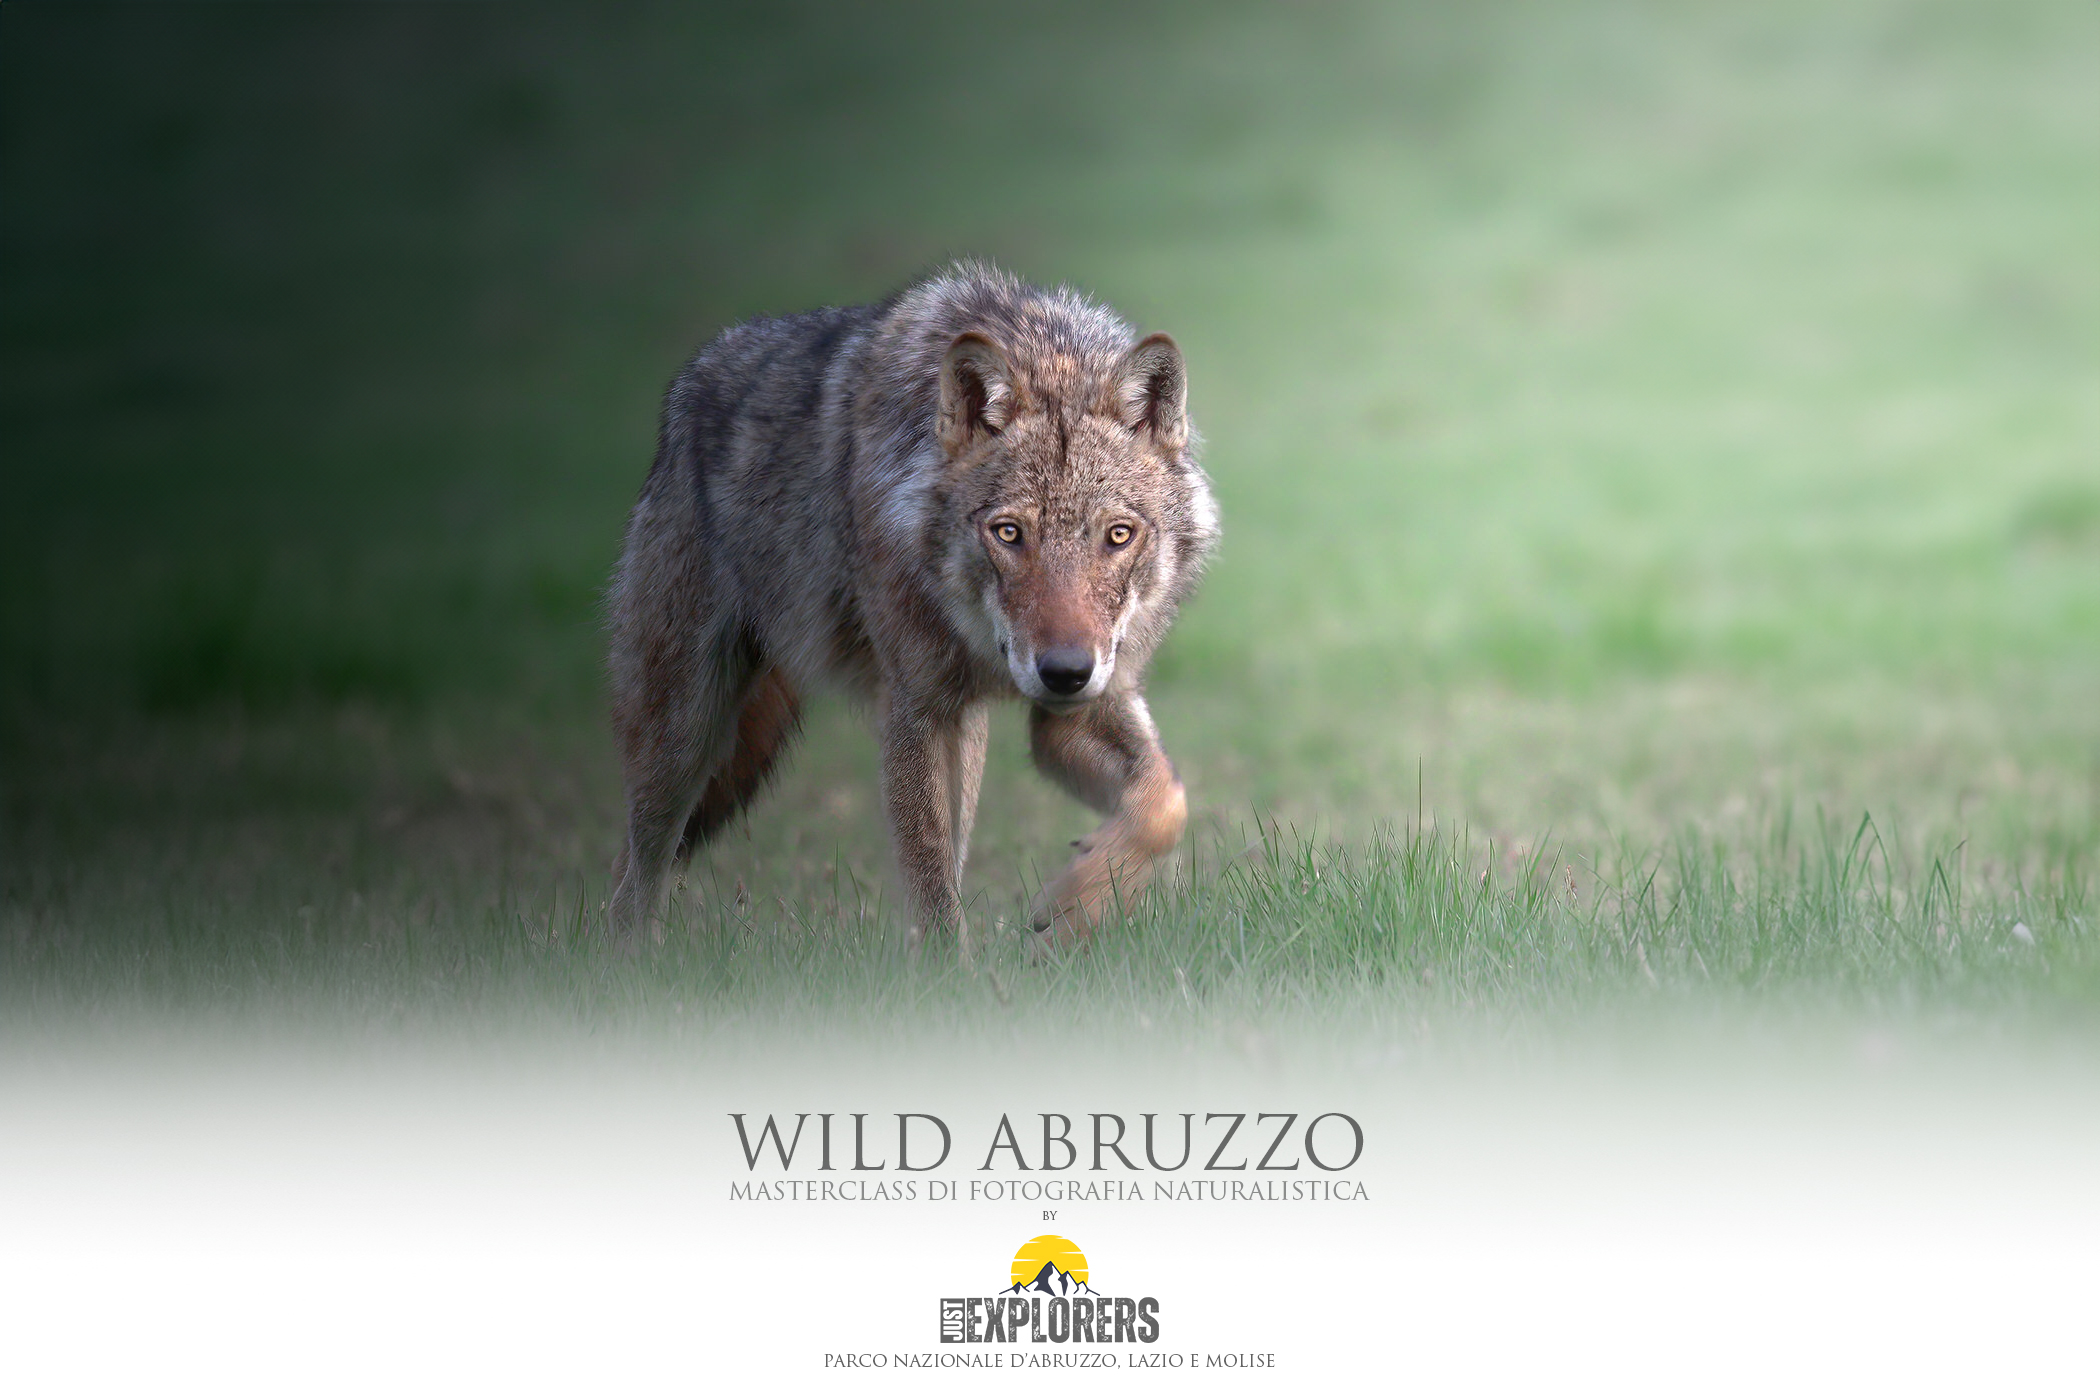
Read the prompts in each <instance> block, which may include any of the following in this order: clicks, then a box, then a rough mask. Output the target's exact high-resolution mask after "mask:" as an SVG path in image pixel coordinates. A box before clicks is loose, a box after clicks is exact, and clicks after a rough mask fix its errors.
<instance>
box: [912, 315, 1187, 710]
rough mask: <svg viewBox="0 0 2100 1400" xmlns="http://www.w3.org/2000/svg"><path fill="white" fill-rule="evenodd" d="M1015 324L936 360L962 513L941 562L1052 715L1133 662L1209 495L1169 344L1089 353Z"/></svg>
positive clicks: (1144, 655) (1182, 586)
mask: <svg viewBox="0 0 2100 1400" xmlns="http://www.w3.org/2000/svg"><path fill="white" fill-rule="evenodd" d="M1026 329H1027V323H1026V322H1025V321H1024V322H1022V323H1021V327H1020V328H1019V329H1018V330H1017V331H1015V332H1010V333H1009V334H1007V335H1006V336H1003V337H1002V336H998V335H997V334H996V333H994V332H987V331H983V330H971V331H965V332H963V333H962V334H960V335H958V336H956V337H955V338H954V340H953V341H952V342H951V343H950V344H949V346H948V349H947V353H946V355H945V356H944V357H943V359H942V362H941V371H940V395H939V409H938V417H937V423H936V428H937V435H938V437H939V440H940V446H941V449H942V451H943V452H944V453H945V454H946V457H947V462H948V466H947V471H948V473H949V479H950V480H951V481H952V482H953V483H954V491H953V495H952V497H951V499H952V500H953V502H954V505H955V506H956V507H957V509H956V511H955V514H954V515H952V516H951V517H950V518H951V519H953V520H954V521H955V522H956V527H955V530H954V533H953V535H952V536H951V538H950V541H949V553H948V558H947V559H946V560H945V561H944V565H945V567H944V573H945V574H946V575H947V577H948V581H949V583H950V586H951V588H952V589H954V591H955V593H956V594H957V595H959V596H958V597H957V599H956V601H957V602H959V603H962V604H963V605H964V606H968V607H970V608H971V609H972V610H973V611H974V610H975V609H977V608H981V609H982V610H983V611H982V615H983V617H984V619H985V620H986V621H987V622H988V623H989V636H988V637H987V638H986V640H988V641H989V642H990V643H991V644H992V645H996V646H997V647H998V649H999V651H1000V653H1001V654H1002V655H1003V657H1004V660H1005V663H1006V668H1007V671H1008V673H1009V674H1010V675H1011V676H1012V677H1013V682H1014V684H1015V685H1016V686H1017V687H1019V688H1020V691H1021V693H1022V694H1023V695H1025V696H1027V697H1028V698H1029V699H1031V700H1033V701H1035V702H1036V703H1037V704H1039V705H1043V706H1045V707H1046V708H1049V709H1053V710H1064V709H1070V708H1074V707H1077V706H1079V705H1083V704H1085V703H1086V702H1088V701H1090V700H1092V699H1094V698H1095V697H1096V696H1099V695H1101V694H1102V693H1103V692H1104V691H1106V690H1107V689H1108V688H1109V686H1110V685H1111V684H1112V683H1113V682H1114V680H1115V678H1116V677H1117V675H1118V674H1119V673H1120V674H1122V675H1124V676H1125V677H1126V678H1128V677H1134V676H1136V675H1137V673H1138V672H1139V671H1140V670H1141V669H1142V668H1143V666H1144V664H1145V662H1146V660H1147V659H1148V658H1149V657H1150V655H1151V652H1152V649H1153V647H1154V646H1155V645H1157V643H1158V641H1159V638H1160V636H1161V635H1162V634H1163V633H1164V632H1165V630H1166V627H1167V624H1168V623H1169V622H1170V621H1172V619H1173V614H1174V610H1175V608H1176V606H1177V605H1178V604H1179V603H1180V602H1181V600H1182V598H1183V597H1184V596H1186V594H1187V593H1188V591H1189V589H1190V588H1191V587H1193V585H1194V583H1195V579H1196V575H1197V573H1198V572H1199V571H1200V569H1201V567H1202V563H1203V557H1204V555H1205V554H1206V553H1207V552H1208V550H1209V548H1210V546H1211V544H1212V542H1213V541H1214V540H1215V538H1216V535H1217V507H1216V505H1215V504H1214V503H1213V502H1212V500H1211V495H1210V487H1209V483H1208V482H1207V481H1206V480H1205V479H1204V476H1203V472H1202V471H1201V469H1200V468H1198V467H1197V466H1196V464H1195V461H1194V459H1193V457H1192V456H1191V453H1190V438H1191V432H1190V427H1189V420H1188V388H1187V374H1186V371H1185V369H1184V367H1183V363H1182V357H1181V351H1180V349H1179V348H1178V347H1177V346H1176V345H1175V344H1174V342H1173V340H1172V339H1170V338H1169V337H1167V336H1165V335H1153V336H1148V337H1147V338H1146V339H1144V340H1142V341H1139V342H1138V343H1137V344H1135V345H1130V346H1128V348H1127V349H1125V348H1121V347H1115V348H1113V349H1111V350H1109V351H1107V352H1105V353H1101V352H1097V353H1089V351H1096V350H1097V347H1095V346H1085V345H1074V344H1073V343H1071V342H1070V341H1068V340H1065V339H1064V338H1063V337H1042V338H1038V337H1033V336H1030V335H1028V334H1026ZM1125 343H1126V344H1127V341H1126V342H1125ZM972 630H973V631H979V629H972ZM980 635H982V633H981V632H980Z"/></svg>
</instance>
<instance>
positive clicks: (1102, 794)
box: [1028, 695, 1189, 943]
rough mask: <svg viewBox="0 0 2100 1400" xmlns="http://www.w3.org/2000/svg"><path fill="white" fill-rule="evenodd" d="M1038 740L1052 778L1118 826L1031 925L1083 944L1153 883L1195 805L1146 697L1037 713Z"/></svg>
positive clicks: (1060, 878) (1066, 872)
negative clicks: (1160, 862) (1154, 722)
mask: <svg viewBox="0 0 2100 1400" xmlns="http://www.w3.org/2000/svg"><path fill="white" fill-rule="evenodd" d="M1028 738H1029V750H1030V752H1031V753H1032V754H1033V755H1034V757H1035V764H1036V767H1037V768H1039V769H1041V770H1042V772H1043V774H1044V775H1045V776H1046V777H1048V778H1050V779H1051V781H1053V782H1055V783H1057V784H1058V785H1059V786H1060V787H1062V788H1064V789H1065V790H1066V791H1067V792H1070V793H1071V794H1072V795H1073V796H1074V797H1076V798H1078V799H1079V800H1080V801H1081V802H1084V803H1086V804H1087V805H1088V806H1089V807H1092V808H1093V809H1094V810H1095V811H1097V812H1102V813H1105V814H1107V816H1108V820H1107V821H1105V822H1103V823H1101V825H1100V826H1099V827H1097V828H1095V830H1094V833H1093V834H1092V835H1091V836H1088V837H1086V838H1085V839H1083V840H1081V841H1080V842H1079V843H1078V845H1079V854H1078V855H1076V856H1074V857H1073V858H1072V862H1071V864H1069V865H1067V866H1066V867H1065V868H1064V869H1063V870H1061V871H1059V872H1058V874H1057V875H1056V876H1055V877H1053V878H1052V879H1051V880H1050V882H1049V883H1048V884H1046V885H1045V886H1044V887H1043V893H1042V897H1041V898H1040V899H1039V900H1037V901H1036V907H1035V914H1034V917H1033V918H1032V919H1031V920H1030V923H1031V924H1032V925H1033V927H1034V928H1035V930H1036V931H1037V932H1038V933H1041V934H1043V935H1044V936H1045V938H1046V940H1047V941H1049V942H1051V943H1069V942H1075V941H1077V940H1080V939H1084V938H1086V937H1088V936H1089V935H1091V934H1092V933H1093V931H1094V930H1095V929H1096V928H1097V927H1099V926H1100V925H1101V924H1102V923H1103V922H1105V921H1106V920H1108V919H1110V918H1112V917H1114V916H1115V915H1116V914H1118V913H1120V912H1121V907H1124V906H1127V905H1128V904H1129V903H1130V902H1131V901H1132V900H1134V899H1135V898H1136V897H1137V896H1138V895H1139V894H1140V893H1141V892H1142V891H1143V890H1144V888H1145V887H1146V886H1147V885H1148V884H1150V883H1151V882H1152V873H1153V863H1154V862H1155V861H1157V860H1158V859H1159V858H1160V857H1161V856H1164V855H1165V854H1167V852H1169V851H1171V850H1173V849H1174V847H1175V845H1176V844H1177V843H1178V842H1179V841H1180V840H1181V832H1182V828H1184V827H1185V826H1187V825H1188V814H1189V804H1188V796H1187V794H1186V793H1185V792H1184V791H1183V790H1182V786H1181V780H1180V779H1179V778H1177V777H1175V776H1174V765H1173V764H1172V763H1170V762H1168V760H1167V754H1166V750H1164V749H1162V748H1161V747H1160V746H1159V734H1158V731H1156V730H1155V729H1153V727H1152V716H1151V715H1150V714H1149V713H1148V712H1147V711H1146V709H1145V702H1144V700H1143V699H1142V698H1141V697H1139V696H1137V695H1108V696H1103V697H1102V698H1101V699H1100V700H1098V701H1096V702H1095V703H1094V704H1092V705H1090V706H1088V707H1087V708H1086V709H1084V710H1080V711H1077V712H1075V713H1072V714H1065V715H1057V714H1052V713H1050V712H1049V711H1048V710H1043V709H1037V710H1036V711H1035V712H1034V714H1033V715H1032V716H1031V719H1030V724H1029V735H1028Z"/></svg>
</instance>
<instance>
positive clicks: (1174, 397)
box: [1111, 331, 1189, 452]
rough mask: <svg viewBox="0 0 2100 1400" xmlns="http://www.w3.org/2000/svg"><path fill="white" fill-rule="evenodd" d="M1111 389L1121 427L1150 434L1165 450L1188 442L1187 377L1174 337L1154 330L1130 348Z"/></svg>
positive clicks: (1178, 447)
mask: <svg viewBox="0 0 2100 1400" xmlns="http://www.w3.org/2000/svg"><path fill="white" fill-rule="evenodd" d="M1111 391H1112V392H1113V393H1114V394H1115V396H1116V416H1117V417H1118V418H1119V419H1121V420H1122V422H1123V424H1124V426H1126V427H1128V428H1131V429H1133V430H1137V431H1144V432H1149V433H1151V434H1152V436H1153V438H1154V440H1156V441H1157V442H1158V443H1159V445H1160V447H1161V448H1162V449H1163V450H1165V451H1167V452H1179V451H1180V450H1181V449H1182V448H1184V447H1186V446H1188V442H1189V377H1188V371H1187V369H1185V368H1184V367H1183V365H1182V362H1181V347H1180V346H1179V345H1176V344H1175V343H1174V337H1173V336H1170V335H1168V334H1167V333H1166V332H1164V331H1155V332H1153V333H1152V334H1151V335H1148V336H1146V337H1145V338H1144V339H1143V340H1141V341H1139V342H1138V343H1137V344H1135V345H1133V346H1131V347H1130V349H1129V351H1127V352H1126V353H1125V354H1124V356H1123V361H1122V363H1121V364H1119V365H1118V366H1117V367H1116V377H1115V381H1114V383H1113V385H1112V389H1111Z"/></svg>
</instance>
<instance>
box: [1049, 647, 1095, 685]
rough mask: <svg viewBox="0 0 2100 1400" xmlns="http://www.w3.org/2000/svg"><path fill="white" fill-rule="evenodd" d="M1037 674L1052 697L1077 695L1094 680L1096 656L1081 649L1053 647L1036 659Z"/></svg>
mask: <svg viewBox="0 0 2100 1400" xmlns="http://www.w3.org/2000/svg"><path fill="white" fill-rule="evenodd" d="M1035 673H1036V674H1037V675H1039V676H1041V677H1042V678H1043V688H1044V689H1046V690H1048V691H1049V692H1050V693H1051V694H1052V695H1077V694H1078V693H1079V692H1080V691H1082V690H1085V689H1086V683H1087V682H1088V681H1090V680H1092V679H1093V678H1094V654H1093V653H1092V652H1090V651H1085V650H1082V649H1081V648H1079V647H1052V648H1050V650H1048V651H1046V652H1044V653H1043V654H1042V655H1041V656H1039V657H1037V658H1036V662H1035Z"/></svg>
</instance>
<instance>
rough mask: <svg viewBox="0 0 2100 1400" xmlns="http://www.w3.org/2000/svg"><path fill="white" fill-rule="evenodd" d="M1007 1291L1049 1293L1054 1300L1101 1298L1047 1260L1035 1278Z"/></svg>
mask: <svg viewBox="0 0 2100 1400" xmlns="http://www.w3.org/2000/svg"><path fill="white" fill-rule="evenodd" d="M1005 1291H1006V1292H1008V1293H1047V1294H1049V1295H1050V1296H1051V1297H1053V1298H1063V1297H1067V1296H1069V1295H1073V1294H1085V1295H1086V1296H1087V1297H1090V1298H1098V1297H1100V1296H1101V1295H1100V1294H1099V1293H1096V1292H1095V1291H1094V1290H1093V1289H1091V1288H1088V1287H1087V1286H1086V1285H1085V1284H1083V1283H1081V1282H1080V1281H1079V1280H1078V1279H1076V1278H1073V1277H1072V1276H1071V1275H1070V1274H1068V1273H1066V1272H1065V1271H1064V1270H1063V1269H1060V1268H1058V1267H1057V1265H1055V1264H1052V1263H1050V1262H1049V1261H1048V1260H1045V1261H1044V1263H1043V1267H1042V1268H1041V1269H1039V1270H1037V1271H1036V1275H1035V1277H1034V1278H1032V1279H1030V1280H1029V1281H1028V1282H1026V1283H1017V1284H1015V1285H1014V1286H1013V1287H1011V1288H1009V1289H1007V1290H1005Z"/></svg>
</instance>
